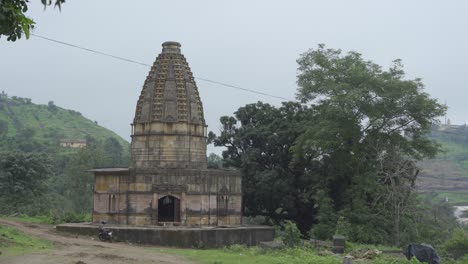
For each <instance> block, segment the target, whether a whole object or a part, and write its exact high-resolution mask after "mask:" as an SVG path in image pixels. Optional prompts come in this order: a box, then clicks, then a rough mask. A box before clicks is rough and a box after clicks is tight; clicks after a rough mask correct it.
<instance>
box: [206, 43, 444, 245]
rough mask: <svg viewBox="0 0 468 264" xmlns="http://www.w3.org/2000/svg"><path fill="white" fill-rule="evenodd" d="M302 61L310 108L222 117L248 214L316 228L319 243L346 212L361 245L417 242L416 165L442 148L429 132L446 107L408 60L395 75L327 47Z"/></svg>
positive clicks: (247, 109) (256, 108) (302, 88)
mask: <svg viewBox="0 0 468 264" xmlns="http://www.w3.org/2000/svg"><path fill="white" fill-rule="evenodd" d="M298 64H299V74H298V85H299V89H298V99H299V100H300V101H301V102H302V104H299V103H295V102H285V103H283V104H282V106H281V107H278V108H276V107H273V106H270V105H268V104H264V103H261V102H258V103H257V104H249V105H246V106H244V107H241V108H239V110H238V111H236V112H235V113H234V116H232V117H227V116H226V117H222V118H221V119H220V121H221V124H222V127H223V129H222V131H221V133H220V135H219V136H217V137H215V138H214V140H213V142H214V144H215V146H224V147H226V151H224V152H223V158H224V160H225V164H228V165H230V166H234V167H238V168H240V169H241V171H242V175H243V192H244V199H243V202H244V204H243V206H244V212H245V213H247V214H250V215H266V216H269V217H271V218H273V219H275V220H276V221H281V220H285V219H291V220H294V221H295V222H296V223H297V224H298V227H299V228H300V229H301V231H302V232H303V233H305V231H307V230H309V228H310V227H311V226H313V228H312V233H313V235H314V236H315V237H317V238H328V239H329V238H330V237H331V235H333V234H334V232H335V230H336V225H337V221H338V218H337V215H342V216H344V217H345V219H346V221H347V224H349V226H350V232H349V234H348V235H349V237H350V239H352V240H354V241H359V242H365V243H390V242H392V243H395V244H401V243H405V242H406V241H408V240H411V239H412V238H414V236H413V237H411V236H404V235H402V232H406V229H407V228H408V227H409V226H411V223H414V221H413V219H414V218H415V217H416V216H415V215H414V214H413V212H414V211H415V208H416V207H417V201H416V199H415V195H414V183H415V180H416V178H417V176H418V174H419V170H418V168H417V166H416V162H417V161H418V160H421V159H423V158H427V157H434V156H435V155H436V154H437V153H438V152H439V151H440V146H439V144H437V143H436V142H434V141H432V140H430V139H427V138H426V134H427V133H428V132H429V131H430V129H431V126H432V124H433V123H434V122H435V121H436V120H437V118H438V117H439V116H441V115H443V114H444V113H445V110H446V108H445V106H443V105H441V104H439V103H438V102H437V101H436V100H435V99H432V98H431V97H430V96H429V95H428V94H427V93H425V92H424V91H423V84H422V82H421V80H420V79H414V80H408V79H405V74H404V71H403V66H402V64H401V61H400V60H396V61H394V64H393V65H392V66H391V67H390V68H389V69H387V70H385V69H382V67H381V66H379V65H377V64H375V63H373V62H371V61H365V60H364V59H363V58H362V56H361V54H359V53H357V52H349V53H347V54H341V51H340V50H334V49H326V48H325V46H324V45H319V47H318V48H317V49H315V50H310V51H308V52H306V53H304V54H303V55H302V56H301V57H300V58H299V59H298ZM306 104H310V106H308V107H307V106H306ZM211 138H212V137H211Z"/></svg>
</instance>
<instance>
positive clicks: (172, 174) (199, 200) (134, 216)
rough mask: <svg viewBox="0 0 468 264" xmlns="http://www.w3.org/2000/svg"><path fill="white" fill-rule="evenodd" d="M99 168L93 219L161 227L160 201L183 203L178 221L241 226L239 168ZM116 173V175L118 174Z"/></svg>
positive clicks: (181, 222)
mask: <svg viewBox="0 0 468 264" xmlns="http://www.w3.org/2000/svg"><path fill="white" fill-rule="evenodd" d="M103 170H105V169H101V171H99V172H95V182H96V187H95V191H94V211H93V222H94V223H99V222H100V221H101V220H106V221H108V222H109V223H113V224H129V225H151V224H153V225H158V224H161V223H159V222H158V220H157V218H158V201H159V199H160V198H163V197H166V196H169V195H170V196H172V197H175V198H177V199H178V200H179V201H180V208H179V210H180V221H177V223H176V224H177V225H239V224H241V222H240V221H241V204H242V194H241V185H242V181H241V177H240V174H239V173H238V172H237V171H228V170H210V169H205V170H196V169H160V170H152V171H139V172H138V171H131V170H128V171H126V172H124V173H122V172H119V173H115V172H112V171H103ZM113 173H114V174H113Z"/></svg>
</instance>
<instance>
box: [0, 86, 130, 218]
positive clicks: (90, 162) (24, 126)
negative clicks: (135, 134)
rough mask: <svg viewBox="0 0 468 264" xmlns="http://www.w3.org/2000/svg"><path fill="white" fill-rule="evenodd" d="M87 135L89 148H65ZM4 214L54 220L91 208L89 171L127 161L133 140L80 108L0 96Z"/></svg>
mask: <svg viewBox="0 0 468 264" xmlns="http://www.w3.org/2000/svg"><path fill="white" fill-rule="evenodd" d="M62 139H85V140H86V144H87V145H86V147H82V148H70V147H62V146H60V144H59V142H60V140H62ZM0 147H1V151H0V190H1V192H2V195H1V196H0V214H6V215H8V214H29V215H46V216H47V217H49V219H51V222H59V221H68V220H80V219H85V218H86V217H85V216H84V215H83V214H86V213H87V214H89V213H91V209H92V190H93V178H92V175H91V174H90V173H89V172H86V171H87V170H89V169H91V168H94V167H101V166H127V165H128V161H129V153H128V150H129V144H128V142H126V141H125V140H123V139H122V138H121V137H119V136H118V135H116V134H115V133H114V132H112V131H110V130H108V129H106V128H103V127H100V126H99V125H97V124H96V123H95V122H92V121H90V120H88V119H86V118H84V117H83V116H81V114H80V113H78V112H76V111H73V110H66V109H63V108H60V107H58V106H56V105H55V104H54V103H53V102H49V104H48V105H47V106H45V105H36V104H33V103H32V102H31V100H30V99H27V98H19V97H11V98H10V97H8V96H7V95H6V94H5V93H2V94H1V95H0Z"/></svg>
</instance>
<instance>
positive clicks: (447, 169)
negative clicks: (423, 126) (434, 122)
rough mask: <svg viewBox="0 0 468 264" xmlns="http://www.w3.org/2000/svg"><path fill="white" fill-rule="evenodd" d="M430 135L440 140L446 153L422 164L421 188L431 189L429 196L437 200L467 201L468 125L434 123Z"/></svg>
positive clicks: (423, 189)
mask: <svg viewBox="0 0 468 264" xmlns="http://www.w3.org/2000/svg"><path fill="white" fill-rule="evenodd" d="M429 138H431V139H433V140H436V141H437V142H439V143H440V144H441V146H442V149H443V152H442V153H440V154H439V155H437V157H436V158H434V159H430V160H425V161H422V162H420V163H419V165H420V167H421V168H422V170H421V174H420V176H419V178H418V188H419V190H420V191H422V192H426V193H430V192H432V194H430V195H431V196H433V198H434V199H437V200H443V199H448V200H449V202H451V203H455V204H468V127H467V126H466V125H461V126H456V125H439V126H434V127H433V129H432V131H431V134H430V135H429Z"/></svg>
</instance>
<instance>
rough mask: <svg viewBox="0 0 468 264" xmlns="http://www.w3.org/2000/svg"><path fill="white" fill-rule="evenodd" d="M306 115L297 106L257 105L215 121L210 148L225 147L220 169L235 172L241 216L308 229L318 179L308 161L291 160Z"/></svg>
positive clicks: (311, 164)
mask: <svg viewBox="0 0 468 264" xmlns="http://www.w3.org/2000/svg"><path fill="white" fill-rule="evenodd" d="M308 115H310V111H309V109H307V108H306V107H304V106H302V105H301V104H299V103H293V102H285V103H283V104H282V106H281V107H279V108H276V107H273V106H271V105H269V104H265V103H261V102H258V103H256V104H249V105H246V106H244V107H241V108H239V110H237V111H236V112H235V114H234V116H232V117H228V116H224V117H221V124H222V127H223V129H222V131H221V133H220V135H219V136H218V137H216V138H215V140H214V144H215V146H224V147H225V148H226V150H225V151H223V158H224V161H225V165H226V166H232V167H238V168H240V169H241V172H242V177H243V178H242V190H243V199H242V201H243V209H244V214H246V215H265V216H268V217H270V218H272V219H273V220H276V221H281V220H284V219H290V220H294V221H296V222H297V224H298V226H299V228H300V229H301V230H302V231H304V232H305V231H307V230H308V228H310V226H311V224H312V222H313V214H314V210H315V209H314V201H313V200H314V199H313V193H314V191H313V188H315V186H316V185H315V184H314V183H315V182H317V181H319V180H320V177H319V173H318V172H317V168H316V165H315V164H314V162H312V161H311V160H310V159H309V158H308V157H306V156H304V157H303V158H300V159H296V160H293V152H292V151H291V150H292V147H293V146H294V143H295V141H296V140H297V138H298V137H299V136H300V135H301V134H302V133H303V130H304V127H303V124H302V123H303V120H304V119H307V116H308Z"/></svg>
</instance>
